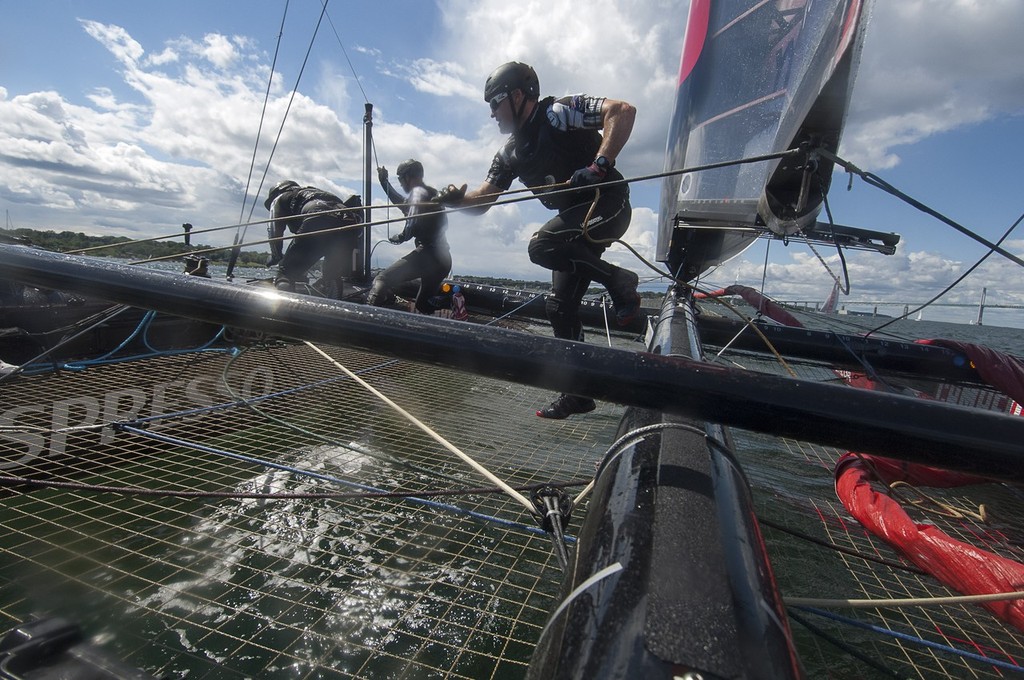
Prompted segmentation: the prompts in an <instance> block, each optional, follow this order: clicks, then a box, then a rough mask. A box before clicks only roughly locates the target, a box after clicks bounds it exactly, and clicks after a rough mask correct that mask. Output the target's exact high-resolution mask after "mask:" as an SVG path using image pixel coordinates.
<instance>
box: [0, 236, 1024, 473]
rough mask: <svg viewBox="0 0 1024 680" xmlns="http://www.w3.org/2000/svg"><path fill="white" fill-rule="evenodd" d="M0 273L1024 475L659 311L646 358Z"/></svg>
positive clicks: (987, 428)
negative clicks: (694, 338)
mask: <svg viewBox="0 0 1024 680" xmlns="http://www.w3.org/2000/svg"><path fill="white" fill-rule="evenodd" d="M0 267H3V268H5V272H6V273H7V275H8V276H9V277H10V278H12V279H14V280H20V281H23V282H25V283H28V284H32V285H39V286H48V287H67V288H71V289H73V290H81V291H82V292H83V294H85V295H94V296H97V297H100V296H103V297H106V298H108V299H110V300H113V301H117V302H120V303H122V304H126V305H129V306H133V307H149V308H152V309H154V310H156V311H158V312H160V313H162V314H169V315H172V316H188V317H190V318H193V319H196V320H200V321H205V322H208V323H212V324H224V325H226V326H229V327H232V328H241V329H248V330H250V331H254V332H259V333H268V334H271V335H275V336H279V337H286V338H301V339H304V340H309V341H311V342H327V343H336V344H341V345H344V346H347V347H354V348H360V349H369V350H371V351H375V352H384V353H387V354H391V355H393V356H396V357H400V358H403V359H408V360H410V361H420V362H424V363H430V364H433V365H440V366H448V367H450V368H454V369H457V370H462V371H467V372H471V373H475V374H478V375H485V376H489V377H494V378H498V379H501V380H509V381H512V382H516V383H520V384H528V385H533V386H536V387H541V388H544V389H551V390H557V391H560V392H566V391H568V392H572V393H575V394H585V395H588V396H591V397H593V398H595V399H599V400H603V401H611V402H615V403H618V404H623V405H625V406H635V407H638V408H645V409H652V410H656V411H664V412H666V413H674V414H677V415H685V416H689V417H694V418H703V419H708V420H710V419H713V420H715V421H717V422H721V423H722V424H725V425H732V426H735V427H742V428H744V429H748V430H753V431H756V432H768V433H772V434H774V435H776V436H783V437H794V438H797V439H805V440H807V441H811V442H817V443H820V444H823V445H827V446H837V447H843V446H845V447H848V448H855V449H856V450H858V451H861V452H863V453H876V452H877V453H879V454H881V455H886V456H890V457H899V458H900V459H902V460H908V461H911V462H919V463H923V464H925V465H934V466H937V467H946V468H949V469H952V470H962V471H965V472H971V473H974V474H983V475H987V476H992V477H999V478H1003V479H1006V480H1020V479H1021V478H1022V477H1024V467H1022V465H1021V462H1022V461H1024V420H1022V419H1021V418H1017V417H1012V416H1008V415H1002V414H997V413H988V412H979V411H975V410H968V409H965V408H960V407H955V406H949V405H945V404H942V403H939V402H934V401H929V400H921V399H916V398H913V397H908V396H903V395H899V394H889V393H882V392H874V391H869V390H858V389H853V388H849V387H845V386H839V385H830V384H826V383H818V382H814V381H809V380H799V379H795V378H785V377H781V376H773V375H768V374H764V373H753V372H748V371H743V370H739V369H731V368H725V367H723V366H718V365H711V364H707V363H704V362H699V361H694V360H692V359H687V358H685V357H683V356H679V355H678V354H675V353H673V352H670V351H669V349H667V347H671V345H670V344H669V345H665V344H664V343H665V342H666V340H662V339H660V338H663V337H666V336H664V333H665V331H664V329H663V328H662V327H663V326H665V325H667V324H670V322H672V324H671V325H672V326H674V325H675V323H674V321H673V319H672V316H671V314H667V313H666V312H663V317H662V318H659V320H658V324H657V325H658V329H660V330H656V333H657V335H656V338H655V343H654V345H652V351H651V352H630V351H625V350H618V349H613V348H609V347H601V346H600V345H597V344H592V343H580V342H571V341H567V340H557V339H555V338H547V337H543V336H538V335H532V334H527V333H519V332H516V331H512V330H508V329H503V328H494V327H489V328H481V327H480V326H478V325H477V324H470V323H461V322H455V321H450V320H446V319H439V318H435V317H427V316H422V315H418V314H407V313H403V312H396V311H391V310H387V309H381V308H375V307H367V306H366V305H354V304H350V303H346V302H341V301H338V300H326V299H323V298H313V297H310V296H307V295H294V294H284V293H279V292H277V291H274V290H269V289H257V288H255V287H251V286H232V285H227V284H223V283H217V282H214V281H211V280H209V279H202V278H200V277H195V276H187V275H183V274H171V273H168V272H156V271H152V270H144V269H140V268H138V267H131V266H128V265H111V264H109V263H106V262H97V261H96V260H95V259H89V258H81V257H74V256H70V255H60V254H55V253H43V252H35V251H32V250H29V249H26V248H21V247H18V246H3V245H0ZM669 339H671V337H670V336H669ZM668 354H672V356H667V355H668ZM967 452H970V453H971V455H965V454H966V453H967Z"/></svg>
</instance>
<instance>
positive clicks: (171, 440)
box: [117, 424, 576, 542]
mask: <svg viewBox="0 0 1024 680" xmlns="http://www.w3.org/2000/svg"><path fill="white" fill-rule="evenodd" d="M117 429H118V430H119V431H123V432H129V433H131V434H135V435H138V436H140V437H143V438H148V439H153V440H156V441H159V442H164V443H167V444H172V445H174V446H180V447H183V448H188V449H192V450H194V451H201V452H203V453H212V454H215V455H219V456H225V457H227V458H232V459H234V460H240V461H242V462H244V463H252V464H254V465H261V466H263V467H268V468H271V469H273V470H281V471H283V472H289V473H292V474H296V475H302V476H305V477H311V478H313V479H318V480H320V481H324V482H330V483H333V484H340V485H341V486H347V487H351V488H354V489H367V490H370V491H383V490H384V489H379V488H377V487H373V486H369V485H368V484H360V483H358V482H350V481H348V480H345V479H341V478H340V477H335V476H333V475H325V474H323V473H320V472H314V471H312V470H303V469H301V468H297V467H294V466H291V465H283V464H281V463H275V462H273V461H270V460H265V459H261V458H255V457H253V456H247V455H244V454H240V453H235V452H233V451H228V450H226V449H219V448H216V447H212V446H207V445H205V444H200V443H197V442H194V441H190V440H188V439H181V438H179V437H172V436H170V435H165V434H160V433H158V432H153V431H152V430H148V429H145V428H138V427H134V426H131V425H125V424H119V425H117ZM405 500H408V501H410V502H412V503H418V504H420V505H426V506H427V507H431V508H434V509H436V510H446V511H448V512H453V513H455V514H458V515H466V516H468V517H473V518H474V519H479V520H482V521H485V522H493V523H495V524H500V525H502V526H507V527H513V528H516V529H521V530H523V531H526V532H527V533H531V534H536V535H539V536H547V532H545V531H544V530H543V529H541V528H540V527H538V526H533V525H529V524H523V523H522V522H514V521H511V520H507V519H503V518H501V517H495V516H493V515H487V514H484V513H482V512H478V511H476V510H467V509H466V508H461V507H459V506H457V505H451V504H449V503H438V502H437V501H431V500H428V499H426V498H419V497H417V496H406V497H405ZM565 538H566V540H567V541H573V542H574V541H575V540H576V538H575V537H572V536H566V537H565Z"/></svg>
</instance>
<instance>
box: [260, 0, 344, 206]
mask: <svg viewBox="0 0 1024 680" xmlns="http://www.w3.org/2000/svg"><path fill="white" fill-rule="evenodd" d="M329 1H330V0H324V3H323V8H322V9H321V10H320V18H319V19H317V22H316V28H315V29H313V35H312V36H311V37H310V39H309V46H308V47H307V48H306V56H305V57H303V59H302V66H301V67H299V74H298V76H296V77H295V86H294V87H293V88H292V93H291V96H289V97H288V106H286V107H285V110H284V116H283V117H282V118H281V125H280V127H278V129H277V136H276V137H275V138H274V145H273V146H272V147H271V148H270V155H269V156H267V164H266V166H265V167H264V169H263V177H261V178H260V185H259V187H258V188H257V189H256V193H255V194H254V195H253V201H252V206H251V207H250V208H249V216H250V217H252V214H253V212H254V211H255V210H256V205H257V204H258V203H259V199H260V192H261V191H263V183H264V182H265V181H266V179H267V174H268V173H269V171H270V161H271V160H273V158H274V153H275V152H276V151H277V145H278V144H279V143H280V142H281V134H282V133H283V132H284V124H285V122H287V120H288V114H289V113H290V112H291V110H292V104H293V103H294V102H295V96H296V95H297V94H298V93H299V82H300V81H301V80H302V74H303V73H304V72H305V70H306V64H307V63H309V55H310V53H312V51H313V43H315V42H316V36H317V33H318V32H319V31H320V24H321V23H322V22H323V20H324V15H325V14H326V13H327V3H328V2H329Z"/></svg>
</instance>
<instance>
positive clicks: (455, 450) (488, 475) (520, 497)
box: [303, 340, 537, 514]
mask: <svg viewBox="0 0 1024 680" xmlns="http://www.w3.org/2000/svg"><path fill="white" fill-rule="evenodd" d="M303 342H305V344H306V345H307V346H309V348H310V349H312V350H313V351H314V352H316V353H317V354H319V355H320V356H322V357H323V358H325V359H327V360H328V361H330V362H331V363H332V364H334V365H335V366H336V367H337V368H338V370H340V371H342V372H343V373H344V374H345V375H347V376H348V377H349V378H352V380H355V381H356V382H357V383H359V384H360V385H362V386H363V387H365V388H366V389H367V390H369V391H370V392H371V393H372V394H373V395H374V396H376V397H377V398H378V399H380V400H381V401H383V402H384V403H385V404H387V405H388V406H390V407H391V408H393V409H394V410H395V411H397V412H398V413H399V414H400V415H401V416H402V417H403V418H406V419H407V420H408V421H409V422H410V423H412V424H413V425H415V426H416V427H418V428H420V429H421V430H423V431H424V432H426V433H427V434H428V435H430V437H432V438H433V439H434V441H436V442H437V443H439V444H440V445H441V446H443V447H445V448H446V449H448V450H449V451H451V452H452V453H454V454H455V455H456V456H458V457H459V458H461V459H462V460H463V461H464V462H465V463H466V464H467V465H469V466H470V467H472V468H473V469H474V470H476V471H477V472H479V473H480V474H482V475H483V476H484V477H486V478H487V479H488V480H489V481H490V482H492V483H493V484H495V485H496V486H498V487H499V488H501V490H502V491H504V492H505V493H507V494H508V495H509V496H511V497H512V498H513V499H515V500H517V501H519V502H520V503H521V504H522V505H523V507H525V508H526V509H527V510H528V511H529V512H530V513H531V514H536V512H537V511H536V508H535V507H534V505H533V503H532V502H530V499H528V498H527V497H526V496H524V495H523V494H521V493H519V492H518V491H516V490H515V489H513V488H512V487H511V486H509V485H508V484H506V483H505V482H503V481H502V480H500V479H498V478H497V477H496V476H494V475H493V474H491V472H490V471H489V470H487V468H485V467H484V466H482V465H480V464H479V463H477V462H476V461H475V460H473V459H472V458H470V457H469V456H467V455H466V454H465V453H463V452H462V451H460V450H459V449H458V448H457V447H456V446H455V445H454V444H452V443H451V442H449V441H448V440H447V439H445V438H444V437H442V436H441V435H439V434H438V433H437V432H435V431H434V430H432V429H431V428H430V427H429V426H427V425H425V424H424V423H423V422H421V421H420V420H419V419H418V418H416V416H414V415H412V414H411V413H409V412H408V411H406V410H405V409H404V408H402V407H401V406H399V405H398V404H396V403H395V402H393V401H391V400H390V399H388V398H387V396H385V395H384V394H383V393H381V392H380V391H379V390H377V389H376V388H375V387H374V386H373V385H370V384H369V383H367V382H366V381H365V380H363V379H362V378H360V377H359V376H358V375H356V374H355V373H353V372H352V371H350V370H349V369H347V368H345V367H344V366H342V365H341V364H340V363H338V362H337V361H336V360H335V359H334V358H333V357H331V356H330V355H329V354H327V352H325V351H323V350H322V349H320V348H319V347H317V346H316V345H314V344H313V343H311V342H309V341H308V340H304V341H303Z"/></svg>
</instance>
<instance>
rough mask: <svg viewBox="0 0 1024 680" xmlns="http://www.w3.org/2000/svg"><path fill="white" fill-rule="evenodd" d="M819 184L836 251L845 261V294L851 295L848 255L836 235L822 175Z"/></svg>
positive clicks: (834, 222) (842, 260) (812, 248)
mask: <svg viewBox="0 0 1024 680" xmlns="http://www.w3.org/2000/svg"><path fill="white" fill-rule="evenodd" d="M818 185H819V189H820V190H821V204H822V205H823V206H825V215H827V216H828V230H829V232H831V233H832V243H834V244H835V246H836V253H837V254H838V255H839V261H840V262H842V263H843V279H844V280H845V286H844V287H843V295H849V294H850V270H849V268H848V267H847V266H846V256H845V255H843V249H842V247H841V246H840V245H839V241H837V240H836V235H835V224H836V221H835V219H834V218H833V217H832V205H831V204H830V203H829V202H828V191H827V190H826V189H825V187H824V182H823V181H822V179H821V178H820V177H819V178H818ZM807 245H811V241H810V239H808V240H807ZM811 250H814V246H811ZM814 254H815V255H818V253H817V251H815V252H814ZM818 259H819V260H821V256H820V255H818ZM822 264H825V261H824V260H822ZM825 268H826V269H828V265H827V264H825ZM828 273H829V274H832V270H831V269H829V270H828ZM832 278H833V279H835V278H836V275H835V274H832ZM836 283H839V280H838V279H836Z"/></svg>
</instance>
